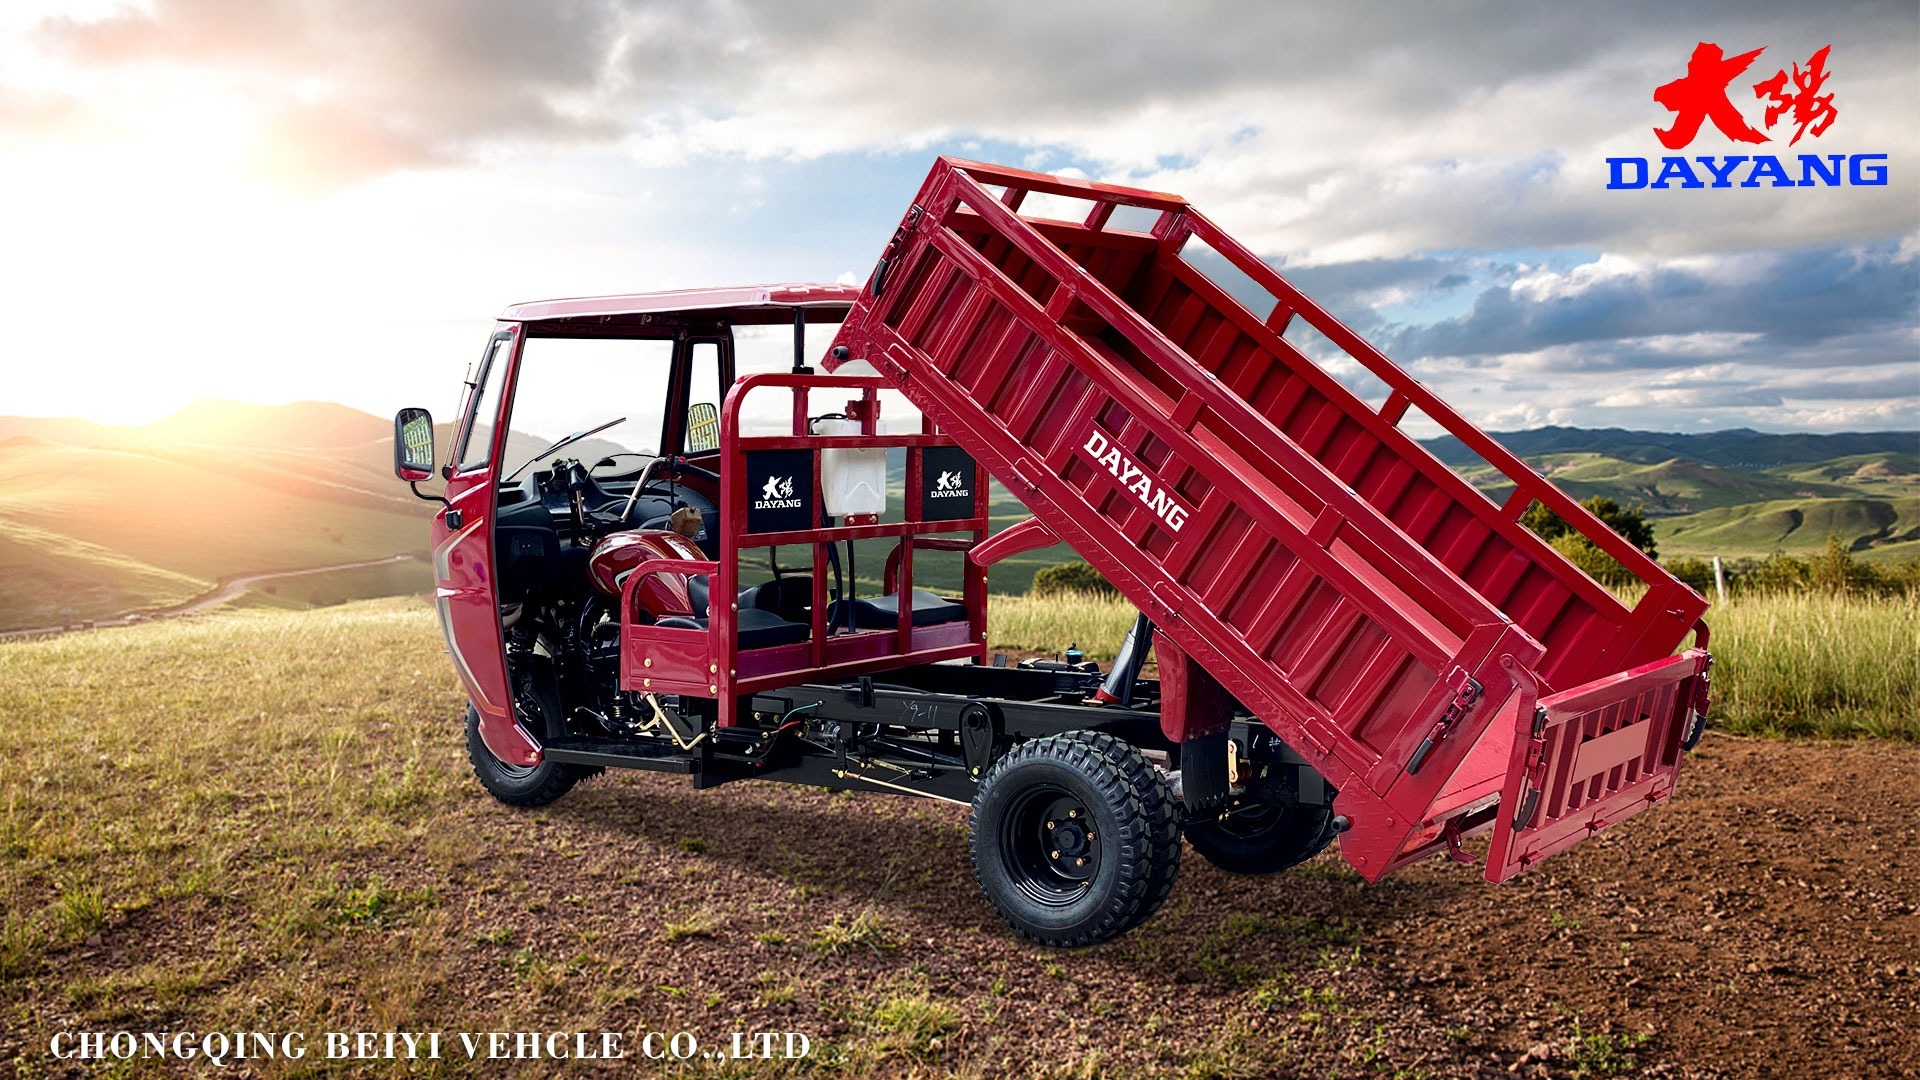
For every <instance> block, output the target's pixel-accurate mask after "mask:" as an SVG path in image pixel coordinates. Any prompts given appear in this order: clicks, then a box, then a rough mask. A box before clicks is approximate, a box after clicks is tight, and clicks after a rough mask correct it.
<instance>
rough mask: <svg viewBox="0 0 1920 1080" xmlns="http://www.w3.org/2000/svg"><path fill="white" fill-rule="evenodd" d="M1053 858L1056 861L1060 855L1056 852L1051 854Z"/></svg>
mask: <svg viewBox="0 0 1920 1080" xmlns="http://www.w3.org/2000/svg"><path fill="white" fill-rule="evenodd" d="M1053 857H1054V858H1056V859H1057V858H1059V857H1060V853H1059V852H1058V851H1056V852H1054V853H1053Z"/></svg>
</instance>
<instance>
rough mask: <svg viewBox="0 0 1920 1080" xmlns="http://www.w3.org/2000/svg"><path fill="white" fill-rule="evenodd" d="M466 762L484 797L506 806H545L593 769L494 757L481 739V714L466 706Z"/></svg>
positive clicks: (552, 762)
mask: <svg viewBox="0 0 1920 1080" xmlns="http://www.w3.org/2000/svg"><path fill="white" fill-rule="evenodd" d="M467 760H468V761H471V762H472V763H473V775H474V776H476V777H478V778H479V780H480V786H481V787H483V788H486V789H487V794H489V795H492V796H493V797H494V798H496V799H499V800H500V801H501V802H503V803H506V804H507V805H508V806H545V805H547V804H548V803H550V802H552V801H554V800H555V799H558V798H559V797H560V796H562V795H565V794H566V793H567V792H569V791H572V790H573V785H575V784H577V783H579V782H580V781H581V780H583V779H585V778H586V777H587V776H589V775H591V774H592V772H593V770H592V769H590V768H587V767H584V766H580V765H564V764H561V763H560V762H557V761H544V760H543V761H541V762H540V764H538V765H509V764H507V763H506V762H504V761H501V760H500V759H499V758H497V757H495V756H493V751H491V750H489V749H487V744H486V743H485V742H483V741H482V740H481V738H480V711H479V710H478V709H475V708H474V707H473V706H472V705H468V706H467Z"/></svg>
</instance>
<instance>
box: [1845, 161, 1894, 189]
mask: <svg viewBox="0 0 1920 1080" xmlns="http://www.w3.org/2000/svg"><path fill="white" fill-rule="evenodd" d="M1886 160H1887V155H1885V154H1855V155H1853V156H1852V157H1850V158H1848V159H1847V183H1849V184H1853V185H1854V186H1856V187H1886V186H1887V167H1886V166H1885V165H1868V164H1867V163H1868V162H1870V161H1881V162H1884V161H1886Z"/></svg>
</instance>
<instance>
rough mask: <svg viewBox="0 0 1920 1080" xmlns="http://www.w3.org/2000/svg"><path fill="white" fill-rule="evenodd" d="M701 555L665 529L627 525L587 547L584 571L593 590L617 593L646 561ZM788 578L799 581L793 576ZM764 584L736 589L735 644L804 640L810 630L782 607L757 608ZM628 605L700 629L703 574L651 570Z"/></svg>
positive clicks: (662, 621)
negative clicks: (630, 527) (791, 617)
mask: <svg viewBox="0 0 1920 1080" xmlns="http://www.w3.org/2000/svg"><path fill="white" fill-rule="evenodd" d="M705 558H706V555H705V554H704V553H702V552H701V550H700V549H699V547H697V546H696V545H695V544H694V543H693V541H691V540H689V539H687V538H686V537H685V536H682V535H681V534H680V533H677V532H674V531H672V530H669V529H630V530H627V531H625V532H617V533H609V534H608V535H606V536H604V537H602V538H601V539H600V542H599V543H597V544H595V545H594V546H593V551H592V552H591V553H590V554H589V555H588V556H587V574H588V577H589V578H591V579H592V581H593V586H594V588H596V589H598V590H600V591H601V592H602V593H605V594H607V595H608V596H614V597H618V596H619V595H620V594H621V591H622V590H623V589H624V588H625V586H626V583H627V578H628V577H630V576H632V574H633V572H634V571H635V570H636V569H638V568H639V566H640V564H641V563H644V562H646V561H648V560H649V559H699V560H704V559H705ZM792 580H794V581H795V582H798V581H800V579H798V578H795V579H792ZM766 588H767V587H766V586H755V587H752V588H748V589H744V590H742V591H741V594H740V605H739V612H738V617H737V618H736V620H735V625H736V629H737V630H738V633H739V639H740V647H741V648H742V649H764V648H769V647H771V646H775V645H791V644H793V643H795V642H800V641H805V640H807V637H808V635H809V633H810V630H809V628H808V626H807V624H806V623H805V622H804V621H793V620H789V619H787V618H785V617H783V613H782V612H783V610H784V609H785V608H786V607H787V605H785V604H779V605H778V606H779V607H780V608H781V609H782V610H775V607H774V605H773V604H768V605H765V606H763V604H762V603H761V597H760V593H761V592H762V590H765V589H766ZM790 588H794V587H790ZM811 591H812V584H811V580H810V579H809V580H808V581H807V582H806V586H805V588H804V589H798V590H797V591H796V592H795V595H811ZM778 598H779V597H778V594H776V593H774V592H768V593H767V599H768V600H769V601H777V600H778ZM633 606H634V610H633V612H632V615H633V616H634V617H635V618H640V619H645V620H647V621H648V622H650V623H652V625H654V626H663V627H671V628H675V629H681V630H705V629H706V628H707V575H705V574H693V575H687V574H652V575H650V576H649V577H648V578H647V580H645V581H643V582H641V583H640V586H639V588H637V589H635V590H634V600H633ZM623 617H624V614H623Z"/></svg>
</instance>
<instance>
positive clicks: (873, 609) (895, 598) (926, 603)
mask: <svg viewBox="0 0 1920 1080" xmlns="http://www.w3.org/2000/svg"><path fill="white" fill-rule="evenodd" d="M909 603H910V605H911V607H910V611H911V613H912V614H911V616H910V618H911V619H912V620H913V625H915V626H938V625H940V624H941V623H950V622H964V621H966V618H967V608H966V605H964V604H957V603H955V602H953V601H952V600H943V599H941V598H940V597H938V596H935V595H934V594H932V593H930V592H928V591H927V590H925V589H915V590H913V599H912V600H911V601H910V602H909ZM848 605H851V608H852V612H853V627H854V629H856V630H885V629H887V628H889V627H894V626H898V625H900V594H899V593H897V592H895V593H888V594H886V595H885V596H876V597H874V598H873V599H871V600H868V599H864V598H863V599H858V600H852V601H848V600H840V601H836V602H835V603H834V605H833V606H834V611H833V615H835V616H837V618H835V619H829V620H828V624H829V625H836V626H845V625H847V606H848Z"/></svg>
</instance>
